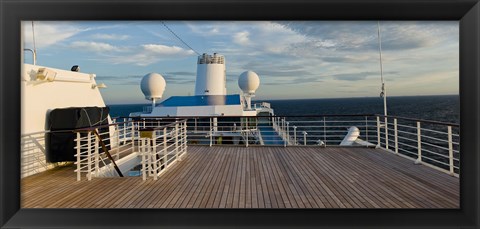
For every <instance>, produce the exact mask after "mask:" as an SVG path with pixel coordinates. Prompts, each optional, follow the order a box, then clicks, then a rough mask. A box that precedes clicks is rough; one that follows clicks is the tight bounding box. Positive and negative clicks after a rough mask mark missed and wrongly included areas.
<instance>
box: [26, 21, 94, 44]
mask: <svg viewBox="0 0 480 229" xmlns="http://www.w3.org/2000/svg"><path fill="white" fill-rule="evenodd" d="M86 30H88V29H86V28H81V27H78V26H77V25H74V24H73V23H69V22H57V21H51V22H47V21H46V22H38V21H37V22H34V29H33V30H32V22H31V21H24V22H22V32H23V42H24V47H25V48H33V31H34V33H35V46H36V47H37V48H44V47H48V46H51V45H55V44H58V43H60V42H62V41H64V40H66V39H68V38H70V37H72V36H74V35H76V34H78V33H80V32H83V31H86Z"/></svg>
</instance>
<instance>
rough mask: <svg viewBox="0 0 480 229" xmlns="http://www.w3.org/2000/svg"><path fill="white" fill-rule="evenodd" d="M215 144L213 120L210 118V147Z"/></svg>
mask: <svg viewBox="0 0 480 229" xmlns="http://www.w3.org/2000/svg"><path fill="white" fill-rule="evenodd" d="M212 144H213V130H212V118H210V147H211V146H212Z"/></svg>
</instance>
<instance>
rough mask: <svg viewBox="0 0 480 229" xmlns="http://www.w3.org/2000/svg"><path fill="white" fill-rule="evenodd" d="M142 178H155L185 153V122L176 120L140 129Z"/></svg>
mask: <svg viewBox="0 0 480 229" xmlns="http://www.w3.org/2000/svg"><path fill="white" fill-rule="evenodd" d="M140 133H141V134H140V135H141V137H140V154H141V156H142V160H141V161H142V169H141V171H142V178H143V180H146V179H147V176H152V177H153V179H154V180H157V178H158V176H160V175H161V174H162V173H163V172H164V171H166V169H167V168H168V167H170V166H171V165H172V164H173V163H174V162H175V161H180V160H181V158H182V156H183V155H185V154H186V153H187V122H186V120H183V121H178V122H175V123H172V124H169V125H166V126H160V127H155V128H146V129H143V130H142V129H140Z"/></svg>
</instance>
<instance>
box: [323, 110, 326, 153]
mask: <svg viewBox="0 0 480 229" xmlns="http://www.w3.org/2000/svg"><path fill="white" fill-rule="evenodd" d="M323 142H324V143H325V146H327V121H326V120H325V116H323Z"/></svg>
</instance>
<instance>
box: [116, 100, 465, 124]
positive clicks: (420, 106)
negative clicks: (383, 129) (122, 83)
mask: <svg viewBox="0 0 480 229" xmlns="http://www.w3.org/2000/svg"><path fill="white" fill-rule="evenodd" d="M254 102H263V101H254ZM264 102H269V103H270V104H271V106H272V108H273V109H274V111H275V115H278V116H295V115H319V116H320V115H323V114H383V98H380V97H376V98H375V97H367V98H337V99H296V100H264ZM148 105H149V104H123V105H108V106H109V107H110V115H111V117H121V116H128V115H129V114H130V113H132V112H139V111H142V110H143V107H145V106H148ZM387 110H388V114H389V115H395V116H402V117H408V118H416V119H425V120H434V121H442V122H450V123H459V122H460V120H459V119H460V97H459V96H458V95H436V96H401V97H388V98H387Z"/></svg>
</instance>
